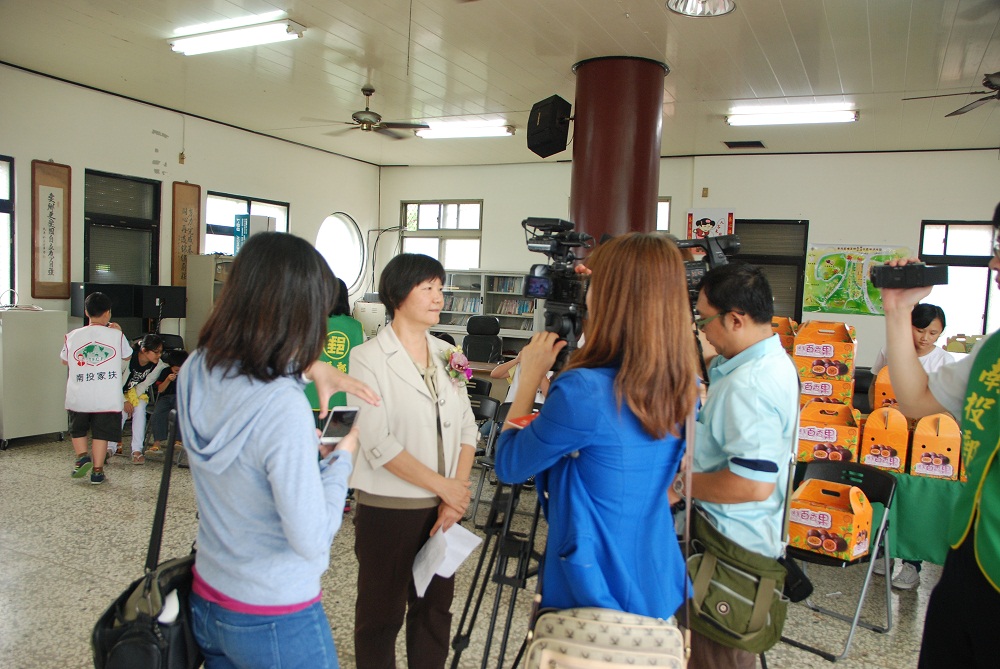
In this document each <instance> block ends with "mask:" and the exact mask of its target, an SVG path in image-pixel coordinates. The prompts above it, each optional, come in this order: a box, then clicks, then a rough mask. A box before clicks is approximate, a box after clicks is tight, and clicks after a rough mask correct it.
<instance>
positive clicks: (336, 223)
mask: <svg viewBox="0 0 1000 669" xmlns="http://www.w3.org/2000/svg"><path fill="white" fill-rule="evenodd" d="M316 250H317V251H319V252H320V255H322V256H323V257H324V258H326V262H327V263H328V264H329V265H330V269H332V270H333V273H334V274H336V275H337V278H338V279H343V280H344V283H346V284H347V288H348V290H354V289H355V288H357V287H358V283H359V282H360V281H361V273H362V272H363V271H364V269H365V245H364V240H363V239H362V237H361V228H359V227H358V224H357V223H355V222H354V219H353V218H351V217H350V216H348V215H347V214H345V213H343V212H339V211H338V212H337V213H334V214H330V215H329V216H327V217H326V219H324V221H323V224H322V225H320V226H319V233H318V234H317V235H316Z"/></svg>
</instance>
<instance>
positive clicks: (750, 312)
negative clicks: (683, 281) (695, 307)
mask: <svg viewBox="0 0 1000 669" xmlns="http://www.w3.org/2000/svg"><path fill="white" fill-rule="evenodd" d="M698 290H699V291H702V290H703V291H705V299H706V300H708V303H709V304H711V305H712V306H713V307H715V308H716V309H718V310H719V311H739V312H742V313H744V314H746V315H747V316H749V317H750V320H752V321H753V322H754V323H758V324H764V323H768V324H770V322H771V318H772V317H773V316H774V295H773V294H772V293H771V284H770V283H769V282H768V280H767V277H766V276H764V272H763V271H761V269H760V268H759V267H757V266H756V265H751V264H749V263H744V262H731V263H727V264H725V265H720V266H719V267H715V268H712V269H710V270H709V271H708V272H706V273H705V276H704V277H702V279H701V282H700V283H699V284H698Z"/></svg>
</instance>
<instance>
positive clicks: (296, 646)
mask: <svg viewBox="0 0 1000 669" xmlns="http://www.w3.org/2000/svg"><path fill="white" fill-rule="evenodd" d="M191 619H192V626H193V628H194V637H195V639H196V640H197V641H198V645H199V646H200V647H201V650H202V652H203V653H204V654H205V669H258V668H259V669H270V668H271V667H281V669H293V668H294V667H298V668H300V669H339V668H340V665H339V664H338V663H337V649H336V648H335V647H334V645H333V633H332V632H331V631H330V623H329V621H327V619H326V613H325V612H324V611H323V604H322V602H316V603H315V604H313V605H311V606H309V607H307V608H305V609H302V610H301V611H297V612H295V613H288V614H285V615H278V616H258V615H252V614H249V613H236V612H235V611H230V610H228V609H224V608H222V607H221V606H219V605H218V604H212V603H211V602H207V601H205V600H204V599H202V598H201V597H199V596H198V595H196V594H194V593H192V594H191Z"/></svg>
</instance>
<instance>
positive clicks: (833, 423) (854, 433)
mask: <svg viewBox="0 0 1000 669" xmlns="http://www.w3.org/2000/svg"><path fill="white" fill-rule="evenodd" d="M859 434H860V428H858V416H857V415H855V412H854V410H853V409H851V407H849V406H847V405H845V404H833V403H829V402H810V403H808V404H806V405H805V406H804V407H803V408H802V413H801V414H800V416H799V452H798V461H799V462H810V461H812V460H834V461H840V460H843V461H851V462H857V459H858V437H859Z"/></svg>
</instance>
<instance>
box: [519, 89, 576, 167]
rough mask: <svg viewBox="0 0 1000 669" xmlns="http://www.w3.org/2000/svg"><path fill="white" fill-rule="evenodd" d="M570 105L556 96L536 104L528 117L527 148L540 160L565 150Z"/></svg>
mask: <svg viewBox="0 0 1000 669" xmlns="http://www.w3.org/2000/svg"><path fill="white" fill-rule="evenodd" d="M572 108H573V107H572V105H570V103H568V102H566V101H565V100H563V99H562V98H561V97H559V96H558V95H553V96H552V97H549V98H545V99H544V100H542V101H541V102H536V103H535V104H534V106H532V108H531V116H529V117H528V148H529V149H531V151H532V153H535V154H537V155H539V156H541V157H542V158H548V157H549V156H551V155H554V154H557V153H559V152H560V151H565V150H566V140H567V138H568V137H569V120H570V111H571V110H572Z"/></svg>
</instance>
